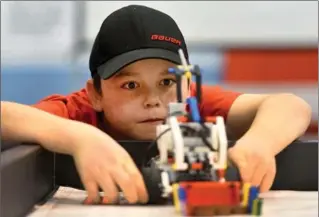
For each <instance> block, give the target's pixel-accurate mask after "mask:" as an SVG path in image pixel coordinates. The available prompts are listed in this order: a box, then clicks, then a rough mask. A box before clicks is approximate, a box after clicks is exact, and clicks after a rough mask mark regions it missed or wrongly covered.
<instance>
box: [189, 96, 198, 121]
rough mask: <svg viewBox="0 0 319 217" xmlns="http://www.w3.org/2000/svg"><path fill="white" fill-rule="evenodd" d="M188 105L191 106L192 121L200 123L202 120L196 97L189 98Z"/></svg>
mask: <svg viewBox="0 0 319 217" xmlns="http://www.w3.org/2000/svg"><path fill="white" fill-rule="evenodd" d="M187 104H188V105H189V109H190V113H191V118H192V121H194V122H200V121H201V118H200V114H199V109H198V104H197V99H196V97H189V98H187Z"/></svg>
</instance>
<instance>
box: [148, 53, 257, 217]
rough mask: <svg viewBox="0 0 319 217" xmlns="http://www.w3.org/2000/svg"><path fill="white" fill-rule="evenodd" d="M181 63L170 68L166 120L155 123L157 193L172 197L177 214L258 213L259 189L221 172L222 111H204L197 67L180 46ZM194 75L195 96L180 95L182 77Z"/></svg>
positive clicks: (223, 162)
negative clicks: (171, 90)
mask: <svg viewBox="0 0 319 217" xmlns="http://www.w3.org/2000/svg"><path fill="white" fill-rule="evenodd" d="M179 54H180V58H181V62H182V65H178V66H177V67H175V68H170V69H169V72H170V73H174V74H175V76H176V80H177V81H176V87H177V88H176V89H177V102H176V103H170V104H169V115H168V118H167V120H166V122H165V124H162V125H159V126H157V136H158V137H157V140H156V144H157V148H158V151H159V156H158V158H156V159H155V158H153V159H152V160H151V162H150V164H151V166H150V168H153V169H152V170H154V169H155V168H156V171H158V173H159V175H158V176H160V177H159V179H160V180H161V181H160V194H161V195H160V196H161V197H162V198H172V199H173V203H174V206H175V209H176V211H177V212H179V213H180V214H181V215H186V216H194V215H196V216H197V215H200V216H205V215H206V216H207V215H231V214H252V215H260V214H261V210H262V199H261V198H259V189H258V187H256V186H251V185H250V184H249V183H242V182H241V181H230V180H227V179H226V178H225V171H226V169H227V167H228V157H227V149H228V140H227V135H226V128H225V124H224V119H223V117H219V116H217V117H202V116H201V114H200V112H199V104H200V102H201V98H202V95H201V73H200V70H199V67H198V66H197V65H189V64H188V63H187V61H186V59H185V56H184V54H183V51H182V50H179ZM193 76H194V77H195V80H196V96H194V97H192V96H190V97H187V98H186V97H184V96H182V88H181V87H182V81H183V79H185V78H186V79H187V81H188V82H190V81H191V80H192V77H193Z"/></svg>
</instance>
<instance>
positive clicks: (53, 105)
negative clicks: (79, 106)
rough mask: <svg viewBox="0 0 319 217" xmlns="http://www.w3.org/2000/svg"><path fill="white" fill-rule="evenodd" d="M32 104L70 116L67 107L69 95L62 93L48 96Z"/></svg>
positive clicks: (55, 113) (47, 110)
mask: <svg viewBox="0 0 319 217" xmlns="http://www.w3.org/2000/svg"><path fill="white" fill-rule="evenodd" d="M32 106H33V107H35V108H37V109H40V110H43V111H46V112H48V113H51V114H54V115H57V116H60V117H63V118H67V119H69V118H70V116H69V111H68V108H67V97H65V96H62V95H51V96H48V97H46V98H44V99H42V100H41V101H39V102H38V103H36V104H34V105H32Z"/></svg>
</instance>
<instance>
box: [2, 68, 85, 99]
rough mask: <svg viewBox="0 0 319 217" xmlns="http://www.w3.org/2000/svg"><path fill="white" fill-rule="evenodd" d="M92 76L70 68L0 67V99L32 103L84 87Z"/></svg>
mask: <svg viewBox="0 0 319 217" xmlns="http://www.w3.org/2000/svg"><path fill="white" fill-rule="evenodd" d="M88 78H89V73H84V72H81V73H76V72H74V73H71V68H70V67H68V66H52V65H50V66H49V65H48V66H7V67H6V66H4V67H1V100H7V101H14V102H19V103H23V104H33V103H36V102H37V101H39V100H40V99H42V98H44V97H46V96H48V95H51V94H68V93H71V92H73V91H76V90H78V89H80V88H83V87H84V85H85V82H86V81H87V79H88Z"/></svg>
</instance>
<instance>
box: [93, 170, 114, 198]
mask: <svg viewBox="0 0 319 217" xmlns="http://www.w3.org/2000/svg"><path fill="white" fill-rule="evenodd" d="M104 171H105V172H102V173H101V176H100V177H99V181H98V182H99V185H100V187H101V188H102V190H103V192H104V197H103V199H102V203H103V204H110V203H115V202H116V201H117V199H118V190H117V188H116V185H115V183H114V181H113V179H112V177H111V176H110V174H109V173H108V171H107V170H104Z"/></svg>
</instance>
